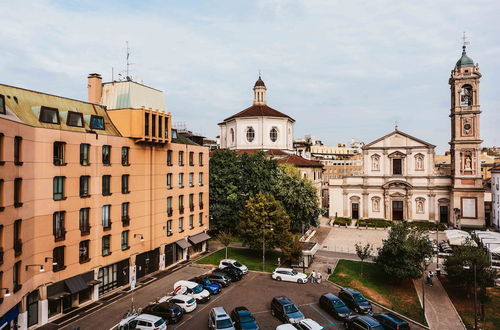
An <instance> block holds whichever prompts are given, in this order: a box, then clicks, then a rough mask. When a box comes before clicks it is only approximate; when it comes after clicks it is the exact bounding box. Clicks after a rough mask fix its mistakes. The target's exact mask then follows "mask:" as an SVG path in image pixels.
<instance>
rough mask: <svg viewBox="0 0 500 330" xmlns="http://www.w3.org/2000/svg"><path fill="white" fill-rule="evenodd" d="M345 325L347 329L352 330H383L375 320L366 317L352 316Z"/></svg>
mask: <svg viewBox="0 0 500 330" xmlns="http://www.w3.org/2000/svg"><path fill="white" fill-rule="evenodd" d="M345 325H346V328H347V329H354V330H384V327H383V326H382V325H381V324H380V323H379V322H378V321H377V320H375V319H374V318H373V317H371V316H368V315H356V316H353V317H351V318H349V319H348V320H347V321H346V323H345Z"/></svg>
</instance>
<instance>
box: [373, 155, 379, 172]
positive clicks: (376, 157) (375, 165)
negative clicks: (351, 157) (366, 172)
mask: <svg viewBox="0 0 500 330" xmlns="http://www.w3.org/2000/svg"><path fill="white" fill-rule="evenodd" d="M372 171H380V156H379V155H377V154H375V155H373V156H372Z"/></svg>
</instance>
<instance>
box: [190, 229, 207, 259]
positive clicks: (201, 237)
mask: <svg viewBox="0 0 500 330" xmlns="http://www.w3.org/2000/svg"><path fill="white" fill-rule="evenodd" d="M210 238H211V237H210V236H209V235H208V234H207V233H205V232H203V233H199V234H196V235H193V236H189V237H188V240H189V242H190V243H191V247H189V249H188V253H189V256H192V255H194V254H198V253H200V252H203V251H206V245H207V244H206V242H207V241H208V240H209V239H210Z"/></svg>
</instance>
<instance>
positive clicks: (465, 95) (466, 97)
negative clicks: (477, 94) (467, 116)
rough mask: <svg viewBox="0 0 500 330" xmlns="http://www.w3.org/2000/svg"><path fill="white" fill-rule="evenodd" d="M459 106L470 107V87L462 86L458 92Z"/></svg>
mask: <svg viewBox="0 0 500 330" xmlns="http://www.w3.org/2000/svg"><path fill="white" fill-rule="evenodd" d="M460 105H461V106H471V105H472V86H471V85H463V86H462V89H461V90H460Z"/></svg>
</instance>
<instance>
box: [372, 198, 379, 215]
mask: <svg viewBox="0 0 500 330" xmlns="http://www.w3.org/2000/svg"><path fill="white" fill-rule="evenodd" d="M379 209H380V202H379V200H378V198H375V199H374V200H373V211H374V212H378V211H379Z"/></svg>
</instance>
